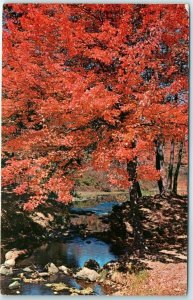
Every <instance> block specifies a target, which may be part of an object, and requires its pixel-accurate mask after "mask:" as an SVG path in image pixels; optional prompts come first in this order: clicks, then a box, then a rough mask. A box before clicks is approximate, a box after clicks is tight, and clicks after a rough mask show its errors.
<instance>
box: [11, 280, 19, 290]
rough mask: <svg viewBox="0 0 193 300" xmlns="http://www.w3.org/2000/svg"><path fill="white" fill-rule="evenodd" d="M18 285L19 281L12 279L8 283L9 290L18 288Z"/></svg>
mask: <svg viewBox="0 0 193 300" xmlns="http://www.w3.org/2000/svg"><path fill="white" fill-rule="evenodd" d="M19 287H20V283H19V282H18V281H14V282H12V283H11V284H10V285H9V289H10V290H14V289H18V288H19Z"/></svg>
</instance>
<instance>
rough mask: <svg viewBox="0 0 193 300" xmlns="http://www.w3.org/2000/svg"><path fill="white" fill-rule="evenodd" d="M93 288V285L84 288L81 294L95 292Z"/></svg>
mask: <svg viewBox="0 0 193 300" xmlns="http://www.w3.org/2000/svg"><path fill="white" fill-rule="evenodd" d="M93 292H94V291H93V289H92V288H91V287H87V288H86V289H84V290H80V292H79V293H80V294H81V295H91V294H93Z"/></svg>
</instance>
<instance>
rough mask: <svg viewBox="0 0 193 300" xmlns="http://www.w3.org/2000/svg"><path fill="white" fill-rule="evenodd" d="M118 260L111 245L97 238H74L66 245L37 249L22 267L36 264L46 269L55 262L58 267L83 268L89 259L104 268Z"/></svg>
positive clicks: (44, 246) (48, 245)
mask: <svg viewBox="0 0 193 300" xmlns="http://www.w3.org/2000/svg"><path fill="white" fill-rule="evenodd" d="M116 258H117V255H116V253H114V252H113V251H112V248H111V245H109V244H107V243H105V242H103V241H100V240H98V239H96V238H86V239H83V238H81V237H79V236H78V237H74V238H72V239H69V240H67V241H66V242H64V243H61V242H59V243H56V242H54V243H50V244H45V245H43V246H41V247H40V248H37V249H36V250H35V251H34V253H33V255H31V256H30V257H29V258H26V259H25V260H22V262H21V263H20V266H21V265H22V266H24V265H29V264H35V265H38V266H40V267H41V268H42V267H44V266H45V265H46V264H47V263H49V262H53V263H55V264H56V265H62V264H64V265H66V266H67V267H70V268H81V267H83V265H84V263H85V262H86V261H87V260H89V259H95V260H96V261H97V262H98V263H99V265H100V266H101V267H102V266H103V265H104V264H106V263H107V262H108V261H110V260H115V259H116Z"/></svg>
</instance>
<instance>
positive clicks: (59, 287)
mask: <svg viewBox="0 0 193 300" xmlns="http://www.w3.org/2000/svg"><path fill="white" fill-rule="evenodd" d="M46 286H47V287H50V288H51V289H52V290H54V291H55V292H60V291H64V290H69V289H70V287H68V286H67V285H66V284H65V283H62V282H58V283H47V284H46Z"/></svg>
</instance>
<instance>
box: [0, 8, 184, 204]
mask: <svg viewBox="0 0 193 300" xmlns="http://www.w3.org/2000/svg"><path fill="white" fill-rule="evenodd" d="M188 33H189V23H188V11H187V8H186V6H185V5H184V4H183V5H181V4H175V5H174V4H171V5H169V4H167V5H165V4H160V5H157V4H156V5H155V4H152V5H150V4H148V5H146V4H140V5H139V4H120V5H117V4H109V5H106V4H105V5H103V4H95V5H89V4H80V5H70V4H6V5H4V28H3V126H2V133H3V169H2V175H3V186H9V187H11V188H12V189H13V191H14V192H16V193H18V194H24V193H26V194H28V195H29V201H28V202H27V203H25V205H24V208H25V209H33V208H35V207H36V206H38V205H39V204H41V203H43V202H45V201H46V200H47V198H48V197H49V196H50V194H54V195H55V197H56V199H57V201H60V202H63V203H68V202H69V201H70V200H71V198H72V191H73V187H74V182H75V180H76V178H77V177H79V176H81V174H82V173H83V172H84V170H85V169H86V168H87V167H88V166H90V165H92V166H93V167H94V168H96V169H102V170H106V171H107V172H109V180H110V182H111V183H112V184H115V185H117V186H120V187H124V188H126V187H129V186H131V185H132V181H133V180H140V179H143V180H158V179H159V178H160V176H162V174H161V170H159V169H157V168H156V164H155V147H156V141H158V140H159V141H163V140H164V141H165V142H171V141H173V140H175V141H176V142H184V141H186V139H187V122H188V121H187V118H188V46H189V41H188ZM132 161H133V162H135V163H136V170H135V171H136V174H135V176H134V177H135V178H131V176H130V177H129V178H128V170H127V164H128V162H132ZM128 179H129V180H128Z"/></svg>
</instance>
